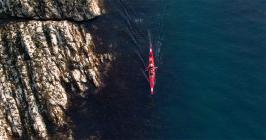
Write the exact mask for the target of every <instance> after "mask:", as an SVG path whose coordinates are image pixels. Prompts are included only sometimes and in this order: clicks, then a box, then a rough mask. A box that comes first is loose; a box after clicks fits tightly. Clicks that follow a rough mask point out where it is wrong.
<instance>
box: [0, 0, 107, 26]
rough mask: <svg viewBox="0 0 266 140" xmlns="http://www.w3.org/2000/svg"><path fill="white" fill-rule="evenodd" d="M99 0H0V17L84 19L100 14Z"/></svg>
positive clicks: (100, 3)
mask: <svg viewBox="0 0 266 140" xmlns="http://www.w3.org/2000/svg"><path fill="white" fill-rule="evenodd" d="M101 5H102V2H101V0H0V17H1V15H2V17H3V16H4V15H5V16H12V17H20V18H29V19H43V20H62V19H68V20H74V21H84V20H88V19H92V18H94V17H95V16H99V15H101V14H102V12H103V10H102V8H101Z"/></svg>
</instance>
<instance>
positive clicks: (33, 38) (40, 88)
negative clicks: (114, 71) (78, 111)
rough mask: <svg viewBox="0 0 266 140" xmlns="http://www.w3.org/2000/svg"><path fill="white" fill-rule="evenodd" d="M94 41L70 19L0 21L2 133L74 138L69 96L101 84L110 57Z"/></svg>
mask: <svg viewBox="0 0 266 140" xmlns="http://www.w3.org/2000/svg"><path fill="white" fill-rule="evenodd" d="M93 46H94V45H93V42H92V37H91V35H90V34H89V33H87V32H86V31H85V29H84V28H83V27H82V26H80V25H77V24H75V23H72V22H68V21H29V22H13V23H9V24H8V25H6V26H4V27H0V139H9V138H21V139H49V137H56V138H60V139H72V131H71V129H69V128H70V127H69V121H68V120H69V119H68V117H67V116H66V114H65V111H66V110H67V109H68V107H69V105H70V97H71V96H82V95H84V94H85V93H88V92H92V91H93V90H94V89H95V88H97V87H100V86H101V85H102V81H101V74H100V72H99V67H100V64H101V63H102V62H103V57H104V58H108V59H109V60H110V59H111V56H110V55H107V54H105V55H103V56H99V54H95V53H94V51H93ZM101 61H102V62H101Z"/></svg>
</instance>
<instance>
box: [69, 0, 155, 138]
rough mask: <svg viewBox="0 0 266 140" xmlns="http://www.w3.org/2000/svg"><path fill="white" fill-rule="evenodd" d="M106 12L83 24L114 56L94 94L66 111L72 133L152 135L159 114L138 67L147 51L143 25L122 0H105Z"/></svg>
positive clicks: (81, 135) (80, 135) (101, 50)
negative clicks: (101, 84) (104, 77)
mask: <svg viewBox="0 0 266 140" xmlns="http://www.w3.org/2000/svg"><path fill="white" fill-rule="evenodd" d="M106 7H109V8H110V9H107V14H105V15H103V16H102V17H100V18H96V19H95V20H94V21H93V22H90V23H88V24H86V27H87V29H88V30H89V32H91V33H92V36H93V40H94V42H95V45H96V46H97V47H96V50H95V51H96V52H98V53H106V52H109V53H110V52H111V53H113V54H115V56H116V60H115V62H114V64H113V65H112V68H111V70H110V71H109V72H108V74H107V76H106V79H105V83H106V85H105V87H104V88H102V89H101V91H99V92H98V94H90V95H89V96H88V97H87V98H86V99H78V100H76V101H74V102H73V108H72V109H71V111H70V115H71V117H72V120H73V123H74V127H75V129H74V133H75V137H76V138H77V139H86V138H94V137H95V138H100V139H104V140H105V139H107V140H110V139H114V140H120V139H121V140H123V139H128V140H130V139H132V140H135V139H156V135H155V134H156V133H158V129H159V128H160V123H159V122H160V117H159V116H158V115H157V114H156V109H157V107H156V106H157V105H158V104H156V100H157V99H156V96H155V97H151V96H150V95H149V89H148V87H149V86H148V82H147V81H146V79H145V77H144V76H143V73H142V72H141V71H143V70H144V65H145V63H146V61H145V59H144V58H145V57H147V52H148V43H149V42H148V36H147V29H146V27H142V26H138V24H140V23H139V22H141V20H143V19H141V18H136V17H137V15H134V12H133V11H130V8H129V7H126V4H125V3H124V2H123V1H121V0H115V1H106Z"/></svg>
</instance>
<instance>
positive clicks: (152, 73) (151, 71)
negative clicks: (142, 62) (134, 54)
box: [147, 46, 157, 95]
mask: <svg viewBox="0 0 266 140" xmlns="http://www.w3.org/2000/svg"><path fill="white" fill-rule="evenodd" d="M156 69H157V67H155V63H154V55H153V50H152V46H150V52H149V65H148V67H147V70H148V79H149V82H150V89H151V95H153V94H154V86H155V81H156Z"/></svg>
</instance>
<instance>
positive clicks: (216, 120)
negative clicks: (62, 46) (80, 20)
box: [74, 0, 266, 140]
mask: <svg viewBox="0 0 266 140" xmlns="http://www.w3.org/2000/svg"><path fill="white" fill-rule="evenodd" d="M105 4H106V7H107V14H106V15H105V16H103V17H99V18H97V19H96V20H95V21H94V22H93V24H95V25H93V26H92V25H91V23H90V24H88V29H89V30H90V31H92V32H94V38H95V40H96V42H98V46H102V47H100V48H101V49H99V51H113V52H115V53H116V54H117V60H116V62H115V63H114V66H113V68H112V71H111V72H110V73H109V75H108V77H109V78H108V79H107V82H106V83H107V86H106V88H104V89H102V91H100V94H99V95H92V96H89V97H88V99H87V100H86V101H87V103H85V105H83V108H84V110H80V111H74V114H75V115H74V122H75V124H76V125H77V126H76V127H77V131H76V132H75V134H76V136H77V138H79V139H84V138H86V137H89V136H92V135H94V136H98V137H100V138H102V139H107V140H111V139H114V140H119V139H121V140H124V139H129V140H131V139H132V140H159V139H169V140H214V139H215V140H243V139H245V140H265V139H266V103H265V99H266V8H265V7H266V1H265V0H254V1H251V0H147V1H143V0H131V1H129V0H112V1H111V0H106V3H105ZM148 31H150V32H151V36H152V41H153V44H154V49H155V50H156V59H157V65H158V66H159V70H158V79H157V83H156V84H157V85H156V94H155V96H154V97H150V96H149V89H148V83H147V81H146V79H145V77H144V75H143V74H142V72H143V70H144V64H145V63H146V60H147V51H148V49H147V46H148V35H147V32H148ZM106 46H112V47H106ZM143 62H144V64H143Z"/></svg>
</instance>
